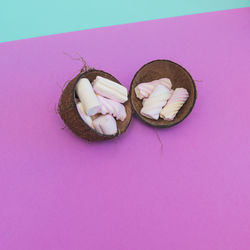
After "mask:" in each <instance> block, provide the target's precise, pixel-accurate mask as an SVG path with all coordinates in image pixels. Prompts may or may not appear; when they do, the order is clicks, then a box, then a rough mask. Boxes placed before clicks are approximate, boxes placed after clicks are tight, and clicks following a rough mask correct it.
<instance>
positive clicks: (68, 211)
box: [0, 8, 250, 250]
mask: <svg viewBox="0 0 250 250" xmlns="http://www.w3.org/2000/svg"><path fill="white" fill-rule="evenodd" d="M249 21H250V8H245V9H239V10H230V11H222V12H216V13H207V14H199V15H193V16H185V17H177V18H170V19H164V20H157V21H149V22H143V23H137V24H129V25H122V26H115V27H109V28H101V29H95V30H87V31H82V32H75V33H70V34H61V35H56V36H51V37H44V38H35V39H29V40H23V41H17V42H10V43H4V44H1V45H0V54H1V57H0V75H1V90H0V102H1V105H0V111H1V121H0V138H1V148H0V154H1V155H0V161H1V163H0V166H1V167H0V201H1V205H0V249H4V250H34V249H36V250H44V249H46V250H49V249H53V250H64V249H65V250H68V249H71V250H78V249H79V250H80V249H81V250H82V249H84V250H100V249H102V250H113V249H114V250H117V249H119V250H128V249H129V250H133V249H135V250H140V249H142V250H152V249H157V250H165V249H171V250H183V249H185V250H194V249H202V250H211V249H213V250H236V249H237V250H249V245H250V213H249V208H250V196H249V190H250V182H249V176H250V156H249V149H250V133H249V126H250V116H249V106H250V98H249V91H250V87H249V86H250V85H249V79H250V71H249V65H250V58H249V54H250V48H249V44H250V33H249V23H250V22H249ZM65 53H68V54H70V55H72V56H73V57H76V53H79V54H81V55H82V56H83V57H84V58H85V59H86V60H87V61H88V63H89V64H90V65H91V66H95V67H96V68H98V69H103V70H105V71H108V72H110V73H111V74H113V75H114V76H115V77H117V78H118V79H119V80H120V81H121V82H123V83H124V85H126V86H127V87H129V84H130V81H131V80H132V78H133V75H134V74H135V72H136V71H137V70H138V69H139V68H140V67H141V66H142V65H143V64H145V63H146V62H148V61H151V60H154V59H158V58H166V59H169V60H172V61H176V62H177V63H179V64H181V65H183V66H184V67H185V68H186V69H187V70H188V71H189V72H190V73H191V75H192V76H193V78H194V80H196V83H197V91H198V99H197V102H196V106H195V108H194V110H193V112H192V113H191V114H190V116H189V117H188V118H187V119H186V120H185V121H184V122H183V123H181V124H179V125H178V126H176V127H173V128H171V129H165V130H158V132H157V133H158V135H159V137H160V139H161V141H162V143H163V149H162V150H161V144H160V142H159V140H158V139H157V134H156V130H155V129H152V128H151V127H147V126H145V125H144V124H142V123H141V122H140V121H138V120H137V119H133V121H132V123H131V126H130V127H129V129H128V130H127V133H126V134H125V135H123V136H122V137H120V138H119V139H118V140H115V141H110V142H105V143H99V144H88V143H86V142H84V141H82V140H81V139H78V138H77V137H76V136H74V135H73V134H72V133H71V132H70V131H69V130H68V129H64V130H63V129H61V128H63V126H64V124H63V122H62V121H61V120H60V118H59V116H58V115H57V114H56V113H55V109H54V108H55V105H56V104H57V101H58V99H59V96H60V93H61V87H62V86H63V85H64V83H65V82H66V81H67V80H69V79H71V78H72V77H73V76H74V75H76V74H77V72H78V71H79V70H80V68H81V62H80V61H77V60H72V59H71V58H70V57H69V56H67V55H65Z"/></svg>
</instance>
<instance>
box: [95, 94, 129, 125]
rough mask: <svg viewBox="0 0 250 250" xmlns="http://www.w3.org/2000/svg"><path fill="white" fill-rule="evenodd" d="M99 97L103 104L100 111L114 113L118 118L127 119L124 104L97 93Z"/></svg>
mask: <svg viewBox="0 0 250 250" xmlns="http://www.w3.org/2000/svg"><path fill="white" fill-rule="evenodd" d="M97 98H98V100H99V102H100V105H101V107H100V113H102V114H103V115H105V114H110V115H113V116H114V117H115V118H116V119H117V120H121V121H124V120H125V118H126V116H127V113H126V109H125V107H124V105H122V104H121V103H119V102H116V101H113V100H111V99H108V98H105V97H103V96H100V95H97Z"/></svg>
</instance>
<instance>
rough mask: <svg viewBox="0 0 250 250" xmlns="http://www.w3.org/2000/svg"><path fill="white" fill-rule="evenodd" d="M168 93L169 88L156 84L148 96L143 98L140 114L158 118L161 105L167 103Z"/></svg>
mask: <svg viewBox="0 0 250 250" xmlns="http://www.w3.org/2000/svg"><path fill="white" fill-rule="evenodd" d="M170 95H171V94H170V90H169V89H168V88H167V87H165V86H163V85H157V86H156V87H155V88H154V90H153V92H152V93H151V94H150V96H149V98H147V99H144V100H143V107H142V109H141V114H142V115H144V116H146V117H148V118H150V119H154V120H158V119H159V114H160V112H161V110H162V107H163V106H164V105H165V104H166V103H167V100H168V99H169V98H170Z"/></svg>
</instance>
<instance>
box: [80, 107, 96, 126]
mask: <svg viewBox="0 0 250 250" xmlns="http://www.w3.org/2000/svg"><path fill="white" fill-rule="evenodd" d="M76 108H77V111H78V113H79V114H80V116H81V118H82V119H83V121H85V123H87V124H88V125H89V126H90V127H91V128H94V126H93V122H92V119H91V117H90V116H88V115H87V114H86V113H85V112H84V109H83V106H82V103H81V102H78V103H77V104H76Z"/></svg>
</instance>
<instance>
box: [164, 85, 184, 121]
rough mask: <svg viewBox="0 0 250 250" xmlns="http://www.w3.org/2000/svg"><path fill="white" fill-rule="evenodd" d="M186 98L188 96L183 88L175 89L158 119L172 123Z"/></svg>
mask: <svg viewBox="0 0 250 250" xmlns="http://www.w3.org/2000/svg"><path fill="white" fill-rule="evenodd" d="M188 97H189V94H188V91H187V90H186V89H185V88H176V89H175V91H174V93H173V95H172V96H171V98H170V99H169V101H168V102H167V105H166V106H165V107H164V108H163V109H162V111H161V113H160V117H161V118H163V119H164V120H167V121H172V120H173V119H174V118H175V116H176V114H177V113H178V112H179V110H180V109H181V107H182V106H183V105H184V103H185V102H186V101H187V99H188Z"/></svg>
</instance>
